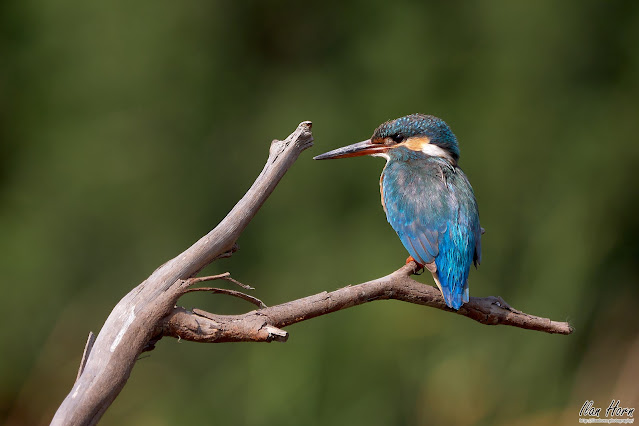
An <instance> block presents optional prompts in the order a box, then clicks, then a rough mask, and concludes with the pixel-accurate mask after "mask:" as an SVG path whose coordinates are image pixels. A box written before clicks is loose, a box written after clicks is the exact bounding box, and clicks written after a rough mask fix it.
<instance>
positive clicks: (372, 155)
mask: <svg viewBox="0 0 639 426" xmlns="http://www.w3.org/2000/svg"><path fill="white" fill-rule="evenodd" d="M371 157H382V158H384V159H386V162H388V160H390V157H389V156H388V154H386V153H385V152H378V153H376V154H371Z"/></svg>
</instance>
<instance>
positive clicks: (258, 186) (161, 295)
mask: <svg viewBox="0 0 639 426" xmlns="http://www.w3.org/2000/svg"><path fill="white" fill-rule="evenodd" d="M312 144H313V135H312V133H311V122H310V121H305V122H302V123H300V125H299V126H298V127H297V129H295V131H294V132H293V133H291V134H290V135H289V136H288V137H287V138H286V139H285V140H283V141H279V140H274V141H273V142H272V143H271V147H270V150H269V156H268V159H267V161H266V164H265V166H264V169H263V170H262V172H261V173H260V175H259V176H258V177H257V179H256V180H255V182H254V183H253V185H252V186H251V188H250V189H249V190H248V191H247V192H246V194H244V196H243V197H242V199H241V200H240V201H239V202H238V203H237V204H236V205H235V207H233V209H232V210H231V211H230V212H229V214H228V215H227V216H226V217H225V218H224V219H223V220H222V221H221V222H220V223H219V224H218V225H217V226H216V227H215V229H213V230H212V231H211V232H209V233H208V234H206V235H205V236H204V237H202V238H201V239H200V240H199V241H197V242H196V243H195V244H193V245H192V246H191V247H189V248H188V249H186V250H185V251H184V252H183V253H181V254H180V255H178V256H177V257H175V258H173V259H171V260H169V261H168V262H166V263H165V264H163V265H162V266H160V267H159V268H158V269H156V270H155V271H154V272H153V273H152V274H151V276H149V277H148V278H147V279H146V280H145V281H144V282H142V283H141V284H139V285H138V286H137V287H136V288H134V289H133V290H131V291H130V292H129V293H128V294H127V295H126V296H124V298H122V300H120V302H119V303H118V304H117V305H116V306H115V308H114V309H113V311H111V314H110V315H109V317H108V318H107V320H106V322H105V323H104V325H103V327H102V329H101V330H100V333H99V334H98V336H97V338H96V340H95V344H94V346H93V350H91V352H90V353H89V356H88V358H87V360H86V365H85V367H84V370H83V371H82V373H81V374H80V377H78V380H76V382H75V384H74V385H73V388H72V389H71V391H70V392H69V394H68V396H67V397H66V398H65V400H64V401H63V402H62V404H61V405H60V407H59V408H58V411H57V412H56V414H55V416H54V418H53V420H52V424H53V425H68V424H73V425H91V424H95V423H97V422H98V420H100V417H101V416H102V414H104V412H105V411H106V409H107V408H108V407H109V406H110V405H111V403H112V402H113V400H114V399H115V397H116V396H117V395H118V394H119V393H120V391H121V390H122V387H124V385H125V383H126V381H127V379H128V378H129V375H130V374H131V370H132V369H133V365H134V364H135V361H136V359H137V358H138V356H139V355H140V353H141V352H142V351H143V350H144V349H148V348H149V347H152V346H153V344H154V341H153V334H154V332H155V328H156V325H157V324H158V323H159V322H160V321H161V320H162V318H164V317H165V316H166V315H168V314H169V313H170V312H171V311H172V310H173V307H174V306H175V302H176V301H177V299H178V298H179V297H180V296H181V295H182V294H183V291H184V287H183V284H184V281H183V280H188V279H189V278H191V277H193V276H195V275H196V274H197V273H198V272H199V271H200V270H202V268H204V267H205V266H206V265H208V264H209V263H211V262H212V261H213V260H215V259H219V258H221V257H228V256H229V255H230V254H231V253H232V252H233V251H234V250H236V249H237V247H236V245H235V243H236V241H237V239H238V237H239V236H240V234H241V233H242V231H243V230H244V228H246V226H247V225H248V224H249V222H250V221H251V219H253V217H254V216H255V214H256V213H257V211H258V210H259V209H260V207H261V206H262V204H263V203H264V202H265V201H266V199H267V198H268V197H269V196H270V195H271V193H272V192H273V190H274V189H275V187H276V186H277V184H278V183H279V181H280V179H281V178H282V177H283V176H284V174H285V173H286V171H287V170H288V169H289V168H290V167H291V166H292V165H293V163H294V162H295V160H296V159H297V157H298V156H299V155H300V153H301V152H302V151H304V150H305V149H307V148H309V147H311V146H312Z"/></svg>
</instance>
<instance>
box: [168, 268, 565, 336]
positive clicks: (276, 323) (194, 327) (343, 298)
mask: <svg viewBox="0 0 639 426" xmlns="http://www.w3.org/2000/svg"><path fill="white" fill-rule="evenodd" d="M415 266H416V265H415V264H414V263H411V264H408V265H406V266H404V267H402V268H400V269H398V270H397V271H395V272H393V273H392V274H390V275H387V276H385V277H382V278H378V279H376V280H373V281H368V282H365V283H363V284H358V285H353V286H348V287H344V288H340V289H339V290H335V291H332V292H330V293H327V292H323V293H319V294H316V295H313V296H309V297H305V298H303V299H298V300H294V301H292V302H287V303H283V304H281V305H277V306H271V307H269V308H264V309H259V310H256V311H251V312H248V313H246V314H243V315H215V314H211V313H208V312H204V311H201V310H199V309H196V310H194V311H188V310H186V309H184V308H180V307H176V308H175V309H173V312H171V314H170V315H168V316H167V317H166V318H165V319H164V321H163V322H162V323H161V324H160V325H159V327H158V330H157V334H158V335H162V336H171V337H176V338H180V339H185V340H191V341H194V342H207V343H221V342H270V341H272V340H276V339H275V337H276V336H274V335H273V334H272V330H270V329H268V327H274V328H276V329H278V330H279V329H281V328H284V327H286V326H289V325H291V324H295V323H298V322H301V321H305V320H308V319H311V318H315V317H318V316H321V315H326V314H330V313H331V312H335V311H339V310H342V309H346V308H350V307H352V306H357V305H361V304H363V303H368V302H373V301H375V300H389V299H394V300H400V301H403V302H409V303H415V304H418V305H425V306H430V307H433V308H437V309H441V310H444V311H449V312H454V313H457V314H459V315H462V316H465V317H468V318H472V319H474V320H475V321H477V322H480V323H482V324H486V325H499V324H501V325H510V326H514V327H519V328H525V329H528V330H536V331H543V332H546V333H553V334H570V333H572V331H573V330H572V327H571V326H570V324H568V323H567V322H557V321H551V320H550V319H548V318H541V317H537V316H534V315H530V314H526V313H524V312H521V311H518V310H516V309H513V308H511V307H510V306H509V305H508V304H507V303H506V302H504V301H503V300H502V299H501V298H500V297H493V296H489V297H471V298H470V302H468V303H466V304H464V305H463V306H462V307H461V308H460V309H459V310H458V311H454V310H453V309H450V308H449V307H447V306H446V304H445V303H444V299H443V298H442V295H441V293H440V291H439V290H438V289H437V288H435V287H433V286H429V285H424V284H422V283H420V282H417V281H415V280H413V279H412V278H410V275H411V274H413V272H414V268H415ZM280 331H282V330H280ZM283 333H286V332H283ZM277 337H278V339H277V340H280V339H281V338H282V337H288V335H287V334H282V333H280V334H278V335H277Z"/></svg>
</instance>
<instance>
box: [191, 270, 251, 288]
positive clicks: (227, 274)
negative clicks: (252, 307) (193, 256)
mask: <svg viewBox="0 0 639 426" xmlns="http://www.w3.org/2000/svg"><path fill="white" fill-rule="evenodd" d="M214 280H226V281H228V282H231V283H233V284H235V285H237V286H240V287H242V288H244V289H246V290H255V289H254V288H253V287H251V286H250V285H246V284H243V283H241V282H239V281H238V280H236V279H234V278H232V277H231V273H230V272H225V273H223V274H218V275H209V276H208V277H193V278H189V279H188V280H183V281H184V283H183V285H184V286H192V285H194V284H197V283H203V282H206V281H214Z"/></svg>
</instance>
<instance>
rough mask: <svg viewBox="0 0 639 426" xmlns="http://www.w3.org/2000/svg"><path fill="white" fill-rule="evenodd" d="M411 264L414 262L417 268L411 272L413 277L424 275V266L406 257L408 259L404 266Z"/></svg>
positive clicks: (412, 258) (410, 257) (411, 257)
mask: <svg viewBox="0 0 639 426" xmlns="http://www.w3.org/2000/svg"><path fill="white" fill-rule="evenodd" d="M411 262H415V264H416V265H417V267H416V268H415V270H414V271H413V274H414V275H421V274H423V273H424V265H422V264H421V263H419V262H418V261H416V260H415V258H414V257H413V256H408V258H407V259H406V264H407V265H408V264H409V263H411Z"/></svg>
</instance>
